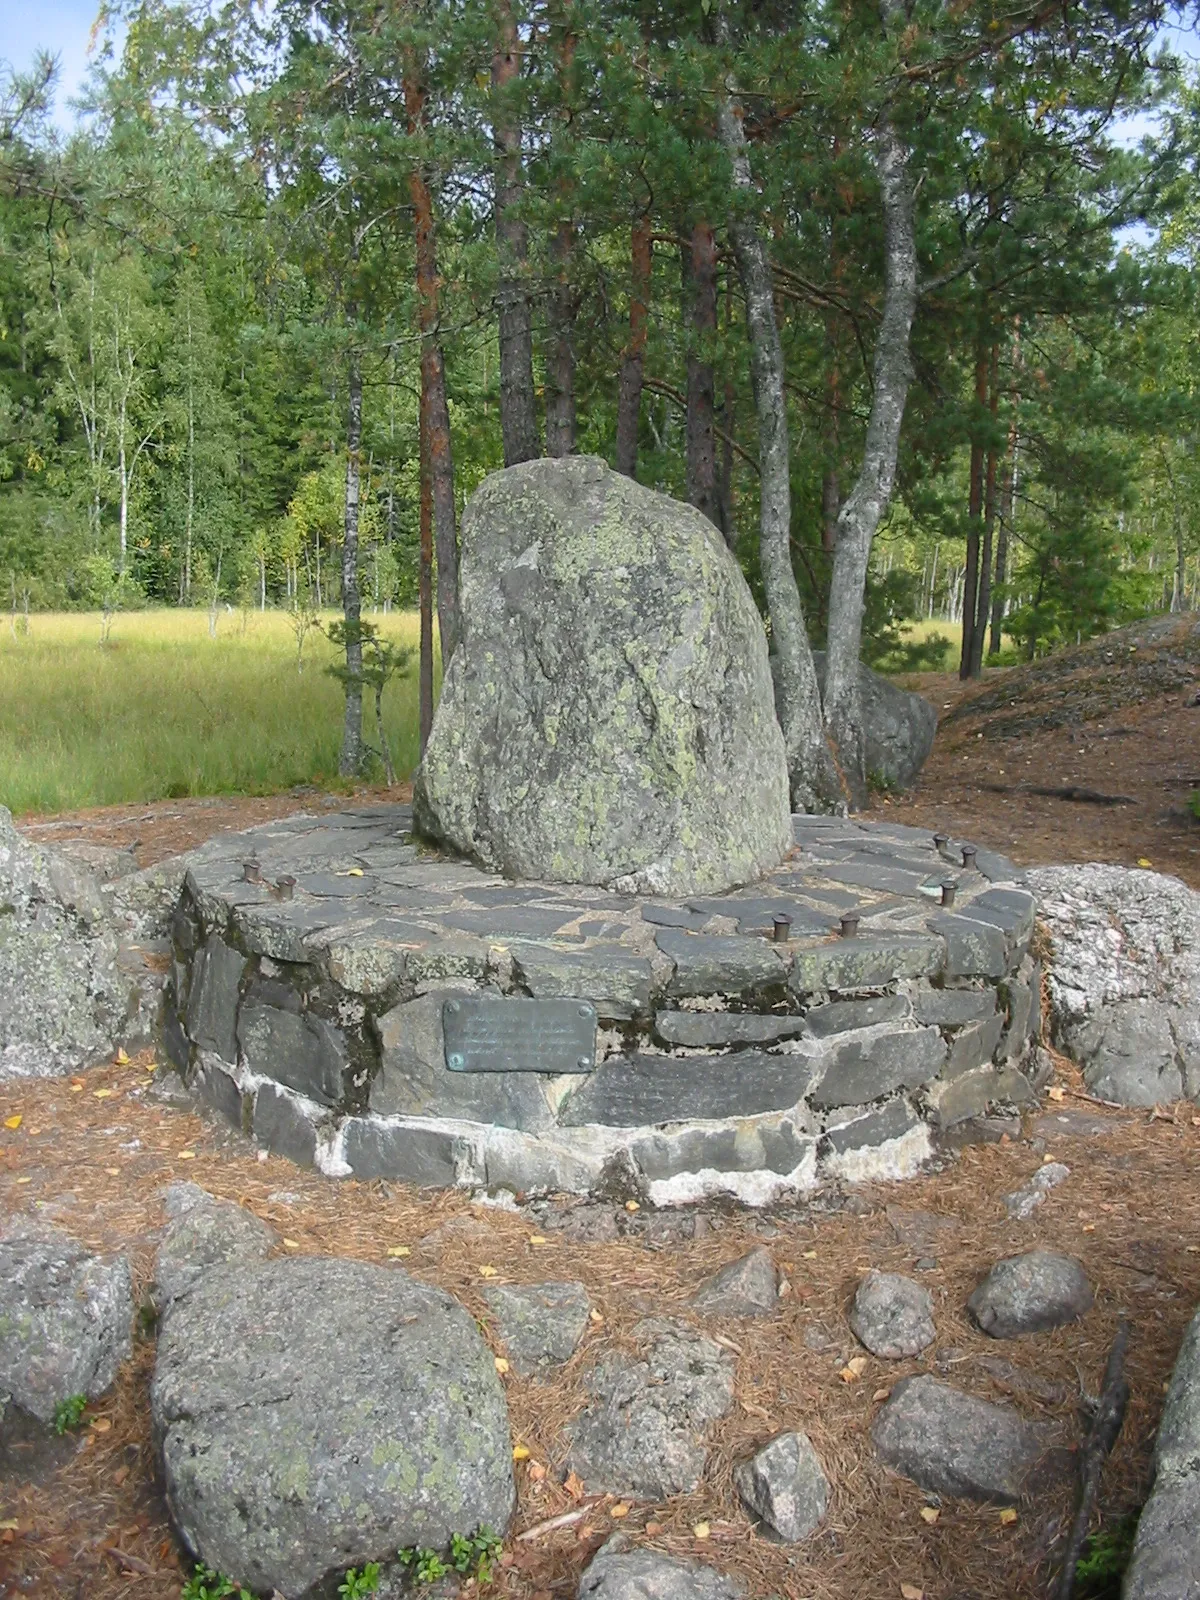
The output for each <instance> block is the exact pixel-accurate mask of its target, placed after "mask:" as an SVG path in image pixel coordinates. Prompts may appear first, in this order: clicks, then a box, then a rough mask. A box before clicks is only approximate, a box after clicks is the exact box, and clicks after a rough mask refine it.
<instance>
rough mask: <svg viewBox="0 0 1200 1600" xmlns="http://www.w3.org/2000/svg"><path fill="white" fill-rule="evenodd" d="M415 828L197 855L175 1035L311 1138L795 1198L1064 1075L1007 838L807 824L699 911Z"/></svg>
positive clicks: (177, 1058) (324, 831)
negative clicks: (474, 856)
mask: <svg viewBox="0 0 1200 1600" xmlns="http://www.w3.org/2000/svg"><path fill="white" fill-rule="evenodd" d="M410 826H411V814H410V812H409V811H408V809H407V808H406V807H403V806H370V807H360V808H357V809H350V810H347V811H344V812H341V813H338V814H336V815H330V816H321V817H289V818H287V819H286V820H284V821H281V822H277V823H270V824H267V825H266V826H263V827H259V828H254V829H251V830H249V831H248V832H245V833H241V834H234V835H223V836H221V837H219V838H217V839H215V840H212V841H210V843H209V844H208V845H206V846H205V847H204V848H203V849H202V850H201V851H199V852H197V853H196V854H195V855H194V856H193V857H192V858H191V861H192V866H191V870H190V871H189V873H188V875H187V879H186V882H185V886H184V889H183V892H182V895H181V898H180V902H179V905H178V907H177V910H176V912H175V916H174V923H173V930H172V933H173V942H174V963H173V968H172V971H171V974H170V976H169V978H168V980H167V984H166V990H165V995H164V1008H163V1036H164V1046H165V1049H166V1052H167V1054H168V1056H169V1057H170V1059H171V1060H172V1061H173V1062H174V1064H175V1065H176V1066H177V1067H178V1068H179V1070H180V1071H181V1072H182V1073H183V1075H184V1076H185V1078H186V1079H187V1081H188V1082H189V1083H190V1084H191V1085H192V1086H193V1087H194V1088H195V1090H196V1091H197V1092H198V1093H199V1095H200V1096H201V1097H202V1098H204V1099H205V1100H206V1101H208V1102H209V1103H210V1104H211V1105H213V1106H214V1107H216V1108H218V1109H219V1110H220V1111H221V1112H222V1113H223V1114H224V1115H226V1116H227V1117H228V1118H229V1119H230V1120H231V1121H232V1122H234V1123H236V1124H237V1125H239V1126H240V1127H242V1128H243V1129H244V1130H245V1131H246V1132H247V1133H248V1134H251V1135H252V1136H253V1137H254V1138H255V1139H256V1140H258V1141H259V1143H260V1144H262V1145H265V1146H266V1147H267V1148H269V1149H271V1150H275V1151H278V1152H280V1153H282V1154H284V1155H287V1156H289V1157H291V1158H292V1159H293V1160H295V1161H298V1162H303V1163H308V1164H313V1165H316V1166H317V1167H319V1168H320V1169H321V1170H322V1171H324V1172H327V1173H329V1174H331V1175H347V1176H351V1175H352V1176H354V1177H356V1178H360V1179H372V1178H381V1177H382V1178H393V1179H397V1180H401V1181H405V1182H411V1183H416V1184H422V1185H451V1184H461V1185H467V1186H471V1187H488V1188H493V1187H494V1188H507V1189H510V1190H513V1191H524V1192H529V1191H538V1190H561V1191H572V1192H576V1193H586V1192H588V1191H592V1190H606V1189H607V1190H618V1191H619V1190H621V1189H625V1190H628V1191H629V1192H630V1193H633V1192H637V1193H640V1194H641V1195H642V1196H643V1197H644V1198H647V1199H648V1200H650V1201H651V1202H652V1203H655V1204H660V1205H663V1204H675V1203H682V1202H684V1201H687V1200H691V1199H695V1198H698V1197H700V1196H702V1195H707V1194H716V1193H728V1194H732V1195H736V1196H739V1197H740V1198H741V1199H743V1200H745V1201H748V1202H750V1203H754V1204H764V1203H768V1202H770V1201H772V1200H775V1199H777V1198H780V1197H781V1196H784V1195H787V1194H789V1193H795V1192H797V1191H802V1190H805V1189H808V1188H811V1187H813V1186H814V1185H815V1184H816V1183H817V1182H819V1181H820V1178H821V1175H822V1174H828V1175H830V1176H840V1177H842V1178H844V1179H846V1180H849V1181H854V1180H864V1179H868V1178H871V1177H876V1176H879V1177H883V1176H900V1175H903V1174H906V1173H908V1172H911V1171H913V1170H915V1169H916V1168H917V1167H918V1166H919V1165H920V1164H921V1163H922V1161H924V1160H926V1159H928V1158H929V1156H930V1155H931V1154H932V1153H933V1152H934V1150H935V1148H936V1146H937V1144H938V1141H939V1140H941V1139H946V1140H947V1141H953V1139H954V1130H955V1129H956V1128H959V1125H960V1124H962V1123H964V1122H966V1121H968V1120H969V1119H972V1118H976V1117H980V1116H982V1115H984V1114H985V1113H987V1112H988V1111H989V1110H994V1109H997V1108H1006V1107H1013V1106H1017V1107H1019V1106H1021V1105H1022V1104H1024V1103H1025V1102H1026V1101H1028V1100H1030V1099H1031V1098H1032V1097H1033V1095H1034V1092H1035V1086H1034V1083H1033V1082H1032V1081H1031V1076H1030V1074H1031V1073H1032V1070H1033V1069H1032V1066H1031V1065H1030V1063H1031V1062H1032V1060H1033V1040H1034V1036H1035V1033H1036V1030H1037V1028H1038V1027H1039V1023H1040V1008H1039V1004H1038V994H1039V974H1038V971H1037V968H1036V966H1035V963H1034V961H1033V959H1032V958H1031V956H1030V954H1029V942H1030V937H1031V934H1032V932H1033V921H1034V900H1033V896H1032V895H1031V894H1030V893H1029V892H1028V891H1027V890H1026V889H1025V888H1024V887H1023V886H1022V881H1021V874H1020V872H1019V870H1018V869H1017V868H1016V867H1015V866H1014V865H1013V864H1012V863H1011V862H1009V861H1007V860H1005V859H1004V858H1002V857H999V856H995V855H993V854H991V853H990V852H987V851H984V850H975V849H973V848H972V847H971V846H970V845H964V844H962V843H959V842H956V841H954V840H951V839H948V838H943V837H942V836H940V835H939V836H938V837H937V838H936V840H935V839H934V838H933V837H931V836H930V835H929V834H927V833H923V832H920V831H918V830H916V829H913V828H907V827H902V826H899V825H896V824H887V823H868V822H860V821H856V820H845V819H839V818H832V817H808V816H798V817H796V818H795V819H794V834H795V841H796V848H795V850H794V851H793V853H792V855H791V857H790V858H789V860H788V861H786V862H785V863H784V865H783V866H782V867H781V868H779V869H778V870H777V871H776V872H774V873H773V874H771V875H770V876H769V877H768V878H764V879H762V880H761V881H759V882H757V883H754V884H752V885H749V886H747V887H746V888H743V889H739V890H735V891H733V892H731V893H729V894H725V895H720V896H714V897H710V898H700V899H695V900H690V901H670V902H668V901H658V900H651V899H638V898H634V897H631V896H620V895H615V894H611V893H608V892H606V891H605V890H603V889H597V888H592V887H582V888H581V887H571V886H563V885H547V884H538V883H525V882H522V883H510V882H506V881H504V880H503V879H501V878H497V877H495V876H492V875H489V874H488V873H485V872H482V871H480V870H478V869H477V868H476V867H474V866H472V865H471V864H469V863H466V862H463V861H460V860H454V859H449V858H447V857H445V856H442V855H439V854H437V853H436V852H433V851H431V850H429V849H427V848H425V847H424V846H418V845H417V844H415V843H414V842H413V841H412V839H411V837H410V833H409V829H410ZM778 919H788V920H786V921H782V922H781V921H779V920H778ZM960 1132H961V1129H960Z"/></svg>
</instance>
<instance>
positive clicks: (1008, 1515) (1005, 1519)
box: [1000, 1506, 1017, 1528]
mask: <svg viewBox="0 0 1200 1600" xmlns="http://www.w3.org/2000/svg"><path fill="white" fill-rule="evenodd" d="M1016 1520H1017V1513H1016V1512H1015V1511H1014V1510H1013V1508H1012V1507H1011V1506H1005V1508H1004V1510H1003V1511H1002V1512H1001V1513H1000V1523H1001V1526H1002V1527H1005V1528H1011V1527H1012V1525H1013V1523H1014V1522H1015V1521H1016Z"/></svg>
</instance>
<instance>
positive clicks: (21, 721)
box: [0, 610, 419, 816]
mask: <svg viewBox="0 0 1200 1600" xmlns="http://www.w3.org/2000/svg"><path fill="white" fill-rule="evenodd" d="M332 620H333V614H332V613H330V614H329V615H328V616H327V617H326V618H325V619H324V621H325V622H326V623H328V622H330V621H332ZM370 620H371V621H372V622H375V623H378V624H379V625H380V628H381V632H382V633H383V634H384V636H385V637H386V638H388V639H389V640H394V641H395V642H397V643H400V644H406V645H410V646H411V647H412V650H413V655H412V659H411V662H410V665H409V669H408V672H407V675H406V676H405V677H403V678H394V679H393V680H392V681H391V683H389V684H388V686H387V688H386V690H385V691H384V702H383V706H384V726H385V728H386V730H387V734H388V740H389V743H390V744H391V750H392V759H393V761H394V762H395V766H396V772H397V775H398V776H399V777H400V778H401V779H404V778H407V777H409V775H410V774H411V773H412V770H413V768H414V767H415V766H416V764H417V758H418V743H419V741H418V729H417V674H416V646H417V640H418V622H417V617H416V614H415V613H409V612H397V613H392V614H391V615H389V616H375V615H374V614H372V616H371V618H370ZM22 623H23V619H22V618H21V617H19V616H18V617H16V618H15V619H14V620H13V622H12V623H11V625H10V623H9V622H8V621H7V620H5V622H4V623H3V626H2V629H0V805H5V806H7V807H8V808H9V810H10V811H12V812H13V813H14V814H15V815H17V816H21V815H28V814H30V813H43V814H44V813H50V812H57V811H70V810H75V809H77V808H80V807H84V806H103V805H119V804H124V803H129V802H137V801H142V800H158V799H165V798H174V797H178V796H183V795H219V794H269V793H273V792H277V791H279V790H282V789H288V788H291V787H292V786H293V785H295V784H300V783H312V784H319V785H321V786H324V787H336V786H337V764H338V750H339V747H340V742H341V718H342V705H343V691H342V686H341V684H340V683H338V682H337V680H336V679H335V678H333V677H331V676H330V674H329V672H328V670H327V668H328V667H329V666H330V664H331V663H333V662H334V661H336V660H337V658H338V652H337V651H336V650H335V648H334V646H333V645H331V644H330V643H329V641H328V639H326V638H325V636H324V634H323V633H320V632H316V631H313V632H310V633H309V634H308V636H307V638H306V639H305V641H304V650H303V670H302V671H298V670H297V641H296V635H295V633H294V631H293V628H292V624H291V621H290V619H289V617H288V615H287V614H286V613H283V612H278V611H266V612H259V611H250V612H233V613H229V612H225V611H222V612H220V613H219V614H218V618H217V632H216V637H215V638H214V637H210V634H209V616H208V613H207V611H180V610H161V611H139V612H124V613H120V614H118V615H117V616H116V617H115V618H114V619H113V620H112V625H111V630H110V632H109V637H108V639H107V641H106V642H104V643H102V642H101V632H102V622H101V618H100V617H99V616H97V615H91V614H86V613H72V614H54V613H35V614H34V615H33V616H31V617H30V618H29V623H28V632H24V631H23V630H22ZM364 711H365V716H364V725H365V732H366V737H367V741H368V743H371V744H374V743H375V717H374V704H373V699H371V698H370V697H368V704H367V706H366V707H365V708H364Z"/></svg>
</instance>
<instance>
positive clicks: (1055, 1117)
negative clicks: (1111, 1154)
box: [1029, 1106, 1120, 1139]
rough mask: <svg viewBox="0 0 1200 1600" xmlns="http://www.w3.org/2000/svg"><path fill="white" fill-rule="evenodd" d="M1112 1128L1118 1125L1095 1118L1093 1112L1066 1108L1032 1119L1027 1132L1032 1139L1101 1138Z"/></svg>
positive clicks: (1045, 1112) (1098, 1117)
mask: <svg viewBox="0 0 1200 1600" xmlns="http://www.w3.org/2000/svg"><path fill="white" fill-rule="evenodd" d="M1114 1126H1120V1124H1119V1123H1114V1122H1113V1121H1112V1120H1110V1119H1109V1118H1107V1117H1100V1116H1097V1115H1096V1113H1095V1112H1094V1111H1076V1110H1075V1109H1074V1108H1073V1107H1071V1106H1067V1107H1064V1108H1062V1109H1055V1110H1053V1111H1043V1112H1042V1114H1041V1116H1038V1117H1035V1118H1034V1119H1033V1122H1032V1123H1031V1124H1030V1129H1029V1131H1030V1135H1031V1137H1032V1138H1034V1139H1068V1138H1103V1137H1104V1136H1105V1135H1106V1134H1109V1133H1111V1132H1112V1131H1113V1128H1114Z"/></svg>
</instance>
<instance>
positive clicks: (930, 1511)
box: [921, 1506, 941, 1522]
mask: <svg viewBox="0 0 1200 1600" xmlns="http://www.w3.org/2000/svg"><path fill="white" fill-rule="evenodd" d="M940 1516H941V1512H940V1511H939V1510H938V1508H937V1507H936V1506H922V1507H921V1521H922V1522H936V1521H937V1519H938V1518H939V1517H940Z"/></svg>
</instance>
